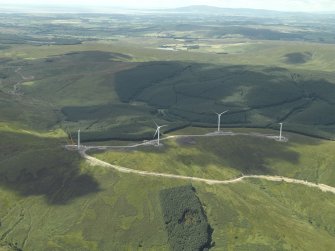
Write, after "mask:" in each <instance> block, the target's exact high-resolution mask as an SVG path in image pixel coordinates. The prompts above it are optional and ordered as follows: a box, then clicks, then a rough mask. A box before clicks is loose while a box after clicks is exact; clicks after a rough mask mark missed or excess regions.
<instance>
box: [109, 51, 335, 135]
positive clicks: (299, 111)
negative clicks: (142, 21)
mask: <svg viewBox="0 0 335 251" xmlns="http://www.w3.org/2000/svg"><path fill="white" fill-rule="evenodd" d="M293 56H295V54H293ZM139 79H140V80H141V81H139ZM115 90H116V92H117V94H118V96H119V98H120V100H122V101H123V102H125V103H131V102H134V101H137V102H143V103H146V104H147V105H149V106H150V107H153V108H157V109H163V110H164V113H162V117H164V116H165V117H164V118H166V119H167V120H168V119H169V116H171V117H173V119H174V120H176V119H179V120H182V121H187V122H190V123H197V124H200V125H201V124H203V125H208V124H211V125H215V124H216V119H217V118H216V116H215V114H214V111H217V112H218V111H224V110H229V112H228V113H227V114H225V115H224V118H223V119H222V124H223V125H225V126H239V127H244V126H247V127H263V128H264V127H268V126H269V125H270V124H274V123H277V122H279V121H281V122H282V121H284V122H287V123H286V126H285V128H286V129H290V130H292V131H297V132H301V133H305V134H308V135H315V136H319V137H326V138H330V137H332V135H331V133H329V132H328V131H330V130H334V128H335V126H334V125H335V119H334V118H335V117H334V116H333V115H334V110H335V109H334V108H335V104H334V102H333V100H334V99H335V85H334V84H333V83H331V82H329V81H328V80H326V79H322V75H319V74H318V73H317V72H316V73H313V74H312V75H311V73H310V72H307V71H306V74H304V73H299V74H296V73H294V72H290V71H289V70H287V69H284V68H278V67H252V66H246V65H236V66H217V65H211V64H196V63H193V64H190V63H186V62H184V63H183V62H159V61H158V62H150V63H142V64H140V65H137V66H136V67H134V68H132V69H128V70H124V71H121V72H118V73H117V74H116V75H115ZM292 124H294V127H292V126H291V125H292Z"/></svg>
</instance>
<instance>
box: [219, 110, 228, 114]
mask: <svg viewBox="0 0 335 251" xmlns="http://www.w3.org/2000/svg"><path fill="white" fill-rule="evenodd" d="M228 111H229V110H226V111H224V112H221V113H220V115H222V114H224V113H226V112H228Z"/></svg>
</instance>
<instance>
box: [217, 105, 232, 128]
mask: <svg viewBox="0 0 335 251" xmlns="http://www.w3.org/2000/svg"><path fill="white" fill-rule="evenodd" d="M228 111H229V110H227V111H224V112H221V113H217V112H216V114H217V115H218V132H220V127H221V115H222V114H225V113H226V112H228Z"/></svg>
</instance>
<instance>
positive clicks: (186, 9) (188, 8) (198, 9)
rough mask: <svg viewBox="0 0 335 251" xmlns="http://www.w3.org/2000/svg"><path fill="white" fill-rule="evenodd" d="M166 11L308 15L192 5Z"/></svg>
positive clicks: (250, 14)
mask: <svg viewBox="0 0 335 251" xmlns="http://www.w3.org/2000/svg"><path fill="white" fill-rule="evenodd" d="M164 11H173V12H179V13H198V14H212V15H213V14H226V15H241V16H260V15H262V16H265V17H275V16H292V15H294V16H296V15H305V14H308V13H303V12H284V11H275V10H263V9H248V8H221V7H215V6H209V5H191V6H185V7H180V8H175V9H169V10H164Z"/></svg>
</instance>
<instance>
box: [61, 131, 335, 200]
mask: <svg viewBox="0 0 335 251" xmlns="http://www.w3.org/2000/svg"><path fill="white" fill-rule="evenodd" d="M218 135H220V136H227V135H232V136H235V135H251V136H257V137H266V138H270V139H278V137H277V136H271V135H264V134H258V133H256V134H255V133H231V132H228V133H220V134H217V133H210V134H204V135H173V136H168V137H166V138H163V139H162V140H167V139H171V138H183V137H206V136H207V137H208V136H218ZM285 140H287V139H285ZM155 142H156V141H155V140H151V141H147V142H144V143H139V144H135V145H130V146H84V147H82V148H81V149H80V151H79V153H80V155H81V156H82V157H83V158H85V159H86V160H87V161H88V162H89V163H90V164H91V165H98V166H103V167H108V168H112V169H114V170H116V171H119V172H122V173H133V174H137V175H141V176H151V177H164V178H171V179H180V180H190V181H197V182H203V183H206V184H209V185H216V184H232V183H237V182H242V181H243V180H244V179H263V180H268V181H275V182H287V183H293V184H300V185H304V186H308V187H314V188H318V189H320V190H321V191H323V192H331V193H333V194H335V187H332V186H328V185H325V184H316V183H312V182H308V181H304V180H298V179H293V178H288V177H282V176H270V175H244V176H241V177H239V178H235V179H230V180H216V179H205V178H197V177H192V176H183V175H177V174H168V173H157V172H149V171H141V170H135V169H131V168H127V167H122V166H117V165H112V164H110V163H108V162H105V161H102V160H99V159H97V158H95V157H92V156H90V155H88V154H87V153H86V151H87V150H90V149H109V148H134V147H138V146H143V145H149V144H153V143H155ZM67 147H68V148H70V147H73V146H67Z"/></svg>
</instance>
